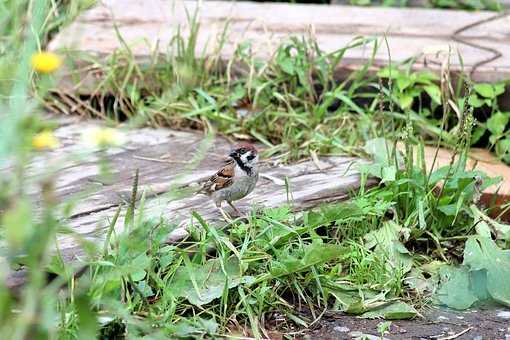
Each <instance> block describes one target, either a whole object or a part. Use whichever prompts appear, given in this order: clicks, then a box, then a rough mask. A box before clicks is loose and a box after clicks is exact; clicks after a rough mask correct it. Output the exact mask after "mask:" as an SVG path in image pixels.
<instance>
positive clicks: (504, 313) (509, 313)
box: [496, 310, 510, 319]
mask: <svg viewBox="0 0 510 340" xmlns="http://www.w3.org/2000/svg"><path fill="white" fill-rule="evenodd" d="M496 316H498V317H500V318H503V319H510V311H508V310H502V311H501V312H499V313H498V314H496Z"/></svg>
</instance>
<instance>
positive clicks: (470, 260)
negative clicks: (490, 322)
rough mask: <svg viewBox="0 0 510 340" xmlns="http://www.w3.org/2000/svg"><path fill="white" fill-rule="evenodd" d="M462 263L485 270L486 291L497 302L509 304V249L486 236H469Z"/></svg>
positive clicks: (472, 268)
mask: <svg viewBox="0 0 510 340" xmlns="http://www.w3.org/2000/svg"><path fill="white" fill-rule="evenodd" d="M463 263H464V265H466V266H468V267H469V268H470V270H473V271H479V270H485V271H486V272H487V291H488V292H489V294H490V296H491V297H492V298H493V299H494V300H495V301H497V302H499V303H501V304H504V305H506V306H510V285H509V284H503V283H508V282H510V250H501V249H500V248H499V247H498V246H497V245H496V243H495V242H494V241H493V240H492V239H491V238H488V237H483V236H477V237H471V238H469V239H468V240H467V242H466V248H465V250H464V262H463Z"/></svg>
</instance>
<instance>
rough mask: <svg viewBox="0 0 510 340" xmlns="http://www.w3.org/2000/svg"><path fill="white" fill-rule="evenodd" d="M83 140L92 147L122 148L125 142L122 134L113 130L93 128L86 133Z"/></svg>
mask: <svg viewBox="0 0 510 340" xmlns="http://www.w3.org/2000/svg"><path fill="white" fill-rule="evenodd" d="M82 140H83V142H84V143H85V144H86V145H89V146H92V147H107V146H120V145H122V144H124V142H125V136H124V134H123V133H122V132H120V131H119V130H116V129H112V128H93V129H89V130H87V131H85V132H84V133H83V135H82Z"/></svg>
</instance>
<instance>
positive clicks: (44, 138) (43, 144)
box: [32, 131, 60, 150]
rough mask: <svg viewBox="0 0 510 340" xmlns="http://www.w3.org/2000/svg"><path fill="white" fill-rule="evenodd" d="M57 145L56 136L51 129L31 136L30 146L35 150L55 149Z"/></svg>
mask: <svg viewBox="0 0 510 340" xmlns="http://www.w3.org/2000/svg"><path fill="white" fill-rule="evenodd" d="M59 145H60V143H59V141H58V139H57V137H55V135H54V134H53V132H51V131H43V132H39V133H38V134H36V135H35V136H34V137H33V138H32V146H33V147H34V148H35V149H37V150H43V149H55V148H56V147H58V146H59Z"/></svg>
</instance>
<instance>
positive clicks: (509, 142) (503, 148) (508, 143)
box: [496, 138, 510, 157]
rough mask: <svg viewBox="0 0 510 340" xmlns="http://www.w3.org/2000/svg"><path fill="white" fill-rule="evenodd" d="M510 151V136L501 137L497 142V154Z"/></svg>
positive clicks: (502, 154) (501, 154) (500, 154)
mask: <svg viewBox="0 0 510 340" xmlns="http://www.w3.org/2000/svg"><path fill="white" fill-rule="evenodd" d="M509 153H510V138H505V139H501V140H499V141H498V143H497V144H496V154H497V155H498V156H499V157H501V156H504V155H505V154H509Z"/></svg>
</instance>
